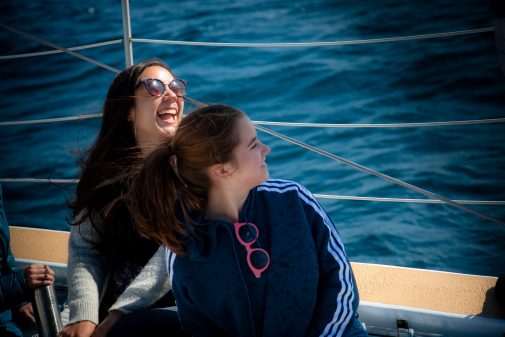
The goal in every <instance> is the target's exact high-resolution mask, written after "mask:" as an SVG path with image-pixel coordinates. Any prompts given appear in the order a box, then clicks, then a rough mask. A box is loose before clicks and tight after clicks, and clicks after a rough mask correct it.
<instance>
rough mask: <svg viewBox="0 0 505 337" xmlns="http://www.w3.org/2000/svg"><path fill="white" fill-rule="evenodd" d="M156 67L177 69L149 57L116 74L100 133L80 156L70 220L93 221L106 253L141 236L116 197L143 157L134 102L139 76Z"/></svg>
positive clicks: (97, 243)
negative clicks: (132, 116) (135, 125)
mask: <svg viewBox="0 0 505 337" xmlns="http://www.w3.org/2000/svg"><path fill="white" fill-rule="evenodd" d="M153 66H159V67H162V68H165V69H167V70H168V71H169V72H170V73H171V74H172V71H171V70H170V68H169V67H168V66H167V65H166V64H165V63H164V62H162V61H160V60H147V61H144V62H140V63H137V64H135V65H133V66H131V67H129V68H127V69H125V70H124V71H122V72H121V73H119V74H118V75H117V76H116V77H115V78H114V80H113V81H112V83H111V85H110V87H109V91H108V92H107V97H106V99H105V103H104V106H103V117H102V126H101V128H100V132H99V134H98V137H97V139H96V141H95V143H94V144H93V145H92V146H91V148H90V149H89V150H87V151H86V152H85V153H84V155H83V156H82V157H81V158H80V159H79V165H80V167H81V171H82V172H81V177H80V180H79V183H78V185H77V189H76V197H75V199H74V200H73V201H72V202H70V203H69V206H70V209H71V211H72V215H73V220H72V221H70V224H71V225H80V224H82V223H84V222H89V223H90V224H91V226H92V227H93V228H94V229H95V231H96V232H97V233H98V235H99V239H98V240H97V241H96V242H94V244H95V246H96V247H97V249H98V250H99V251H100V252H101V253H103V254H106V255H109V254H110V253H111V252H113V251H114V252H117V250H118V249H120V247H124V249H125V250H127V249H130V250H131V247H130V246H131V245H132V244H134V243H136V241H137V240H138V235H137V234H136V233H135V231H134V228H133V224H132V219H131V216H130V214H129V212H128V209H127V207H126V205H125V204H124V202H121V201H119V202H118V201H117V199H118V198H119V197H120V196H121V195H122V194H124V193H126V190H127V186H128V184H127V183H126V180H127V179H128V175H127V174H126V173H127V172H128V170H129V169H130V168H131V167H136V166H138V165H139V163H140V162H141V159H140V150H139V149H138V147H137V146H136V145H137V144H136V140H135V134H134V130H133V126H132V124H131V122H130V121H129V120H128V117H129V113H130V110H131V109H132V107H133V105H134V103H135V97H134V93H135V90H136V88H137V83H138V80H139V77H140V75H141V74H142V72H143V71H144V70H146V69H147V68H149V67H153ZM113 201H114V202H113Z"/></svg>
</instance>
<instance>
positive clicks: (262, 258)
mask: <svg viewBox="0 0 505 337" xmlns="http://www.w3.org/2000/svg"><path fill="white" fill-rule="evenodd" d="M233 225H234V226H235V236H236V237H237V240H238V242H240V244H241V245H242V246H244V247H245V250H246V251H247V264H248V265H249V268H250V269H251V271H252V272H253V274H254V276H256V277H257V278H259V277H261V273H263V272H264V271H265V270H267V268H268V266H269V265H270V255H268V252H267V251H266V250H264V249H263V248H251V246H252V245H253V243H255V242H256V240H257V239H258V237H259V234H260V233H259V230H258V227H256V225H255V224H253V223H252V222H235V223H234V224H233Z"/></svg>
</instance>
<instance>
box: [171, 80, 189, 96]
mask: <svg viewBox="0 0 505 337" xmlns="http://www.w3.org/2000/svg"><path fill="white" fill-rule="evenodd" d="M168 87H169V88H170V90H172V91H173V93H174V94H176V95H177V96H179V97H183V96H186V83H185V82H184V81H183V80H180V79H178V78H176V79H173V80H172V81H170V83H169V84H168Z"/></svg>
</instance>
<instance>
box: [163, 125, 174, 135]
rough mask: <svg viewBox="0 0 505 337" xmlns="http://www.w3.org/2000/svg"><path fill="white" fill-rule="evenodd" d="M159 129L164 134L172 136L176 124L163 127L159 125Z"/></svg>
mask: <svg viewBox="0 0 505 337" xmlns="http://www.w3.org/2000/svg"><path fill="white" fill-rule="evenodd" d="M159 129H160V131H161V133H163V135H164V136H168V137H172V136H173V135H174V134H175V131H176V130H177V125H165V126H163V127H161V126H160V127H159Z"/></svg>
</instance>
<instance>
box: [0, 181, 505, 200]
mask: <svg viewBox="0 0 505 337" xmlns="http://www.w3.org/2000/svg"><path fill="white" fill-rule="evenodd" d="M78 182H79V179H77V178H76V179H41V178H0V183H56V184H77V183H78ZM314 197H316V198H318V199H332V200H350V201H377V202H397V203H402V202H408V203H418V204H445V202H444V201H441V200H434V199H414V198H380V197H358V196H352V195H334V194H317V193H315V194H314ZM453 201H454V202H457V203H459V204H463V205H494V206H501V205H505V200H453Z"/></svg>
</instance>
